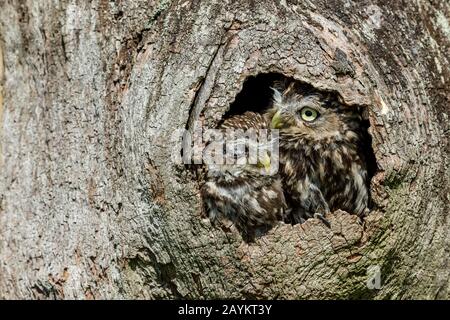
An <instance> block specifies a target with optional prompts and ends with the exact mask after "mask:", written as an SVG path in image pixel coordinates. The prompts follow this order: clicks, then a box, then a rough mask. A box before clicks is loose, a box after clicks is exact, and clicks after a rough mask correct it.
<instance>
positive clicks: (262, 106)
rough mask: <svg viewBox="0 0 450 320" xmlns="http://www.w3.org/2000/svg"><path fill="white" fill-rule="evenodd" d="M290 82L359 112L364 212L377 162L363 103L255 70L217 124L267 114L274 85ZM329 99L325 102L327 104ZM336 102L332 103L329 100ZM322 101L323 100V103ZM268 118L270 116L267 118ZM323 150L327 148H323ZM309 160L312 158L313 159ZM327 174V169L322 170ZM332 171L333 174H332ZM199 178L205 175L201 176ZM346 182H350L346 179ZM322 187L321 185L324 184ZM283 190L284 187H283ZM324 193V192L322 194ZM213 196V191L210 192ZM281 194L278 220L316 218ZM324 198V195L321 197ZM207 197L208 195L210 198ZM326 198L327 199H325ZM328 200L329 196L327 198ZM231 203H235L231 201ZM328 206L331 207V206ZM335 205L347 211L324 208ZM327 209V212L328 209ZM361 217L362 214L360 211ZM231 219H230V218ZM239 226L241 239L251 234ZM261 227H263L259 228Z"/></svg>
mask: <svg viewBox="0 0 450 320" xmlns="http://www.w3.org/2000/svg"><path fill="white" fill-rule="evenodd" d="M292 83H294V84H295V85H294V86H295V89H296V90H297V89H298V90H299V92H301V93H302V94H305V96H306V95H308V94H312V93H314V94H316V93H317V95H319V96H320V97H322V96H323V97H326V98H327V100H326V101H327V108H328V107H331V106H335V105H336V104H340V105H341V106H344V107H345V108H347V109H346V110H347V111H348V110H351V112H352V113H355V114H359V115H360V116H361V119H362V120H360V122H359V128H358V129H359V132H360V135H359V136H360V138H359V142H358V143H359V145H358V148H359V149H358V150H359V151H358V152H359V154H361V155H362V158H363V159H364V160H363V162H365V169H366V170H367V179H365V181H366V184H365V187H366V188H367V194H368V196H367V197H368V201H367V210H366V213H367V212H368V211H370V210H371V209H372V208H373V202H372V199H371V197H370V193H371V192H370V183H371V179H372V177H373V176H374V174H375V172H376V170H377V164H376V159H375V156H374V152H373V149H372V138H371V136H370V134H369V132H368V128H369V126H370V122H369V120H368V119H367V114H368V113H367V112H364V110H365V108H367V107H363V106H346V105H344V104H343V102H342V99H340V96H339V94H338V93H337V92H336V91H332V90H329V91H321V90H318V89H316V88H315V87H313V86H312V85H310V84H308V83H304V82H300V81H298V80H295V79H293V78H290V77H286V76H284V75H282V74H279V73H262V74H258V75H256V76H250V77H248V78H247V79H246V80H245V81H244V83H243V87H242V90H241V91H240V92H239V93H238V94H237V95H236V97H235V99H234V101H233V102H232V103H231V105H230V107H229V110H228V111H227V112H226V113H225V114H224V116H223V117H222V120H221V121H220V122H219V124H218V127H221V126H223V125H224V124H226V123H227V121H229V120H230V119H233V118H236V117H239V116H241V115H244V114H245V113H247V112H251V113H258V114H261V115H263V116H265V115H267V112H268V110H270V109H271V108H272V107H273V106H274V88H276V89H277V90H280V86H281V87H282V86H283V84H292ZM328 103H329V104H328ZM333 103H336V104H333ZM324 105H325V104H324ZM269 122H270V120H269ZM335 147H336V143H335V142H330V150H331V149H332V148H335ZM325 151H328V150H326V149H325ZM300 153H301V151H299V154H300ZM292 157H294V158H295V157H296V154H295V153H294V154H293V155H292ZM320 160H321V159H320V157H319V158H318V160H314V161H320ZM314 161H312V162H314ZM280 165H281V166H282V165H283V164H282V163H281V164H280ZM347 165H348V166H351V165H352V163H351V162H350V163H347ZM299 168H301V166H299ZM328 168H330V169H329V170H330V174H331V173H332V172H331V171H333V170H334V168H333V167H332V166H331V167H330V166H329V167H328ZM326 174H328V173H326ZM335 175H336V174H335ZM280 177H281V178H280V180H282V181H283V178H282V173H281V174H280ZM203 178H205V177H204V176H203ZM345 179H347V177H344V176H343V177H342V180H345ZM206 181H208V179H207V178H206V180H204V179H202V180H201V185H204V183H205V182H206ZM349 183H350V182H349ZM318 185H319V189H320V187H324V186H323V185H322V186H321V185H320V184H319V183H318ZM224 186H225V187H227V186H230V188H231V186H232V184H231V183H230V184H228V185H226V184H225V185H224ZM324 188H325V187H324ZM214 190H215V189H214ZM283 190H284V189H283ZM344 190H345V185H344V184H338V185H337V186H336V193H339V192H341V193H343V192H344ZM324 195H325V194H324ZM214 196H216V195H214ZM325 196H326V199H332V196H333V195H332V194H330V193H329V192H328V193H327V194H326V195H325ZM351 197H353V200H352V201H356V199H357V198H358V197H357V196H356V195H353V194H352V195H351ZM285 198H286V203H287V207H286V212H287V213H286V214H285V216H284V217H283V218H282V219H281V220H279V221H282V222H285V223H290V224H298V223H303V222H305V221H306V220H307V219H309V218H317V217H318V216H317V215H315V214H314V215H311V216H306V218H305V219H298V218H295V217H294V213H295V212H296V210H297V209H298V208H296V207H295V205H293V203H295V201H294V200H293V197H292V195H290V194H287V193H286V192H285ZM322 198H324V197H322ZM210 200H211V199H210ZM219 201H222V202H223V201H224V199H220V200H219ZM327 201H328V200H327ZM330 202H331V200H330ZM234 205H235V204H234ZM331 208H332V209H331ZM205 209H206V211H207V210H208V208H205ZM338 209H342V210H344V211H348V212H349V213H352V212H350V210H345V208H339V207H337V206H334V207H331V206H330V210H329V211H328V212H333V211H335V210H338ZM328 212H327V213H328ZM220 214H221V213H220V210H219V215H220ZM325 216H327V217H328V214H324V215H321V216H320V218H321V219H322V218H323V221H324V222H328V221H327V219H326V218H325ZM361 216H362V217H363V215H361ZM233 218H235V219H240V217H236V216H234V217H233ZM231 220H233V219H231ZM238 229H240V230H239V231H240V233H241V234H242V235H243V236H244V235H245V237H244V239H252V236H250V237H249V234H248V230H245V228H242V226H241V228H238ZM261 230H263V231H261ZM268 230H270V228H267V226H264V228H261V229H260V230H257V232H256V233H254V234H257V235H258V236H261V235H263V234H265V233H266V232H267V231H268Z"/></svg>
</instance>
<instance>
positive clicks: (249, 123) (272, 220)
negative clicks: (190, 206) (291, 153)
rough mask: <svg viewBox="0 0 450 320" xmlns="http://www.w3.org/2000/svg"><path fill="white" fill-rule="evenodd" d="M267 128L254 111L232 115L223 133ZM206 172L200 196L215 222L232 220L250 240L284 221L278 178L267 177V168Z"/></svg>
mask: <svg viewBox="0 0 450 320" xmlns="http://www.w3.org/2000/svg"><path fill="white" fill-rule="evenodd" d="M267 128H268V124H267V121H266V119H265V118H264V117H263V116H262V115H261V114H258V113H253V112H246V113H244V114H242V115H236V116H233V117H231V118H229V119H227V120H225V121H224V122H223V123H222V125H221V126H220V129H222V130H224V131H225V130H226V129H243V130H247V129H267ZM233 142H235V141H228V140H227V141H226V143H233ZM219 143H220V141H219ZM247 147H248V146H247ZM257 147H258V148H259V147H263V146H260V145H259V146H257ZM206 170H207V178H206V182H205V184H204V186H203V188H202V190H201V193H202V198H203V200H204V202H205V205H206V209H207V211H208V215H209V217H210V219H211V220H212V221H220V222H222V223H223V222H225V221H229V222H231V223H232V224H234V225H235V226H236V227H237V229H238V230H239V231H240V232H241V233H242V234H243V236H244V238H246V239H247V240H251V239H253V238H254V236H255V235H257V234H258V232H264V231H266V230H267V229H269V228H271V227H272V226H273V225H275V224H276V223H277V221H279V220H282V219H283V217H284V214H285V209H286V202H285V198H284V194H283V190H282V186H281V181H280V179H279V176H278V175H276V174H275V175H268V174H264V173H265V172H263V171H264V170H265V169H264V168H261V167H259V166H257V165H254V164H245V165H237V164H233V165H226V164H222V165H208V166H207V168H206Z"/></svg>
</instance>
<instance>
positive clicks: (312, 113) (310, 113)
mask: <svg viewBox="0 0 450 320" xmlns="http://www.w3.org/2000/svg"><path fill="white" fill-rule="evenodd" d="M319 115H320V114H319V112H317V110H315V109H313V108H310V107H304V108H302V109H301V110H300V116H301V117H302V119H303V120H304V121H306V122H312V121H314V120H316V119H317V118H318V117H319Z"/></svg>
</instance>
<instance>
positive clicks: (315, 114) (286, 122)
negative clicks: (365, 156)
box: [269, 83, 361, 142]
mask: <svg viewBox="0 0 450 320" xmlns="http://www.w3.org/2000/svg"><path fill="white" fill-rule="evenodd" d="M273 91H274V94H273V108H272V110H271V111H270V112H269V115H270V117H271V119H270V121H271V127H272V128H275V129H279V130H280V131H281V133H282V134H285V135H286V134H287V135H289V136H291V137H293V138H295V137H297V138H302V139H303V140H307V141H312V142H331V141H339V140H342V139H345V140H354V139H357V138H358V135H357V130H358V128H359V127H360V122H361V116H360V113H358V112H357V111H356V112H355V109H353V108H349V107H347V106H345V105H343V104H342V103H340V102H339V101H337V99H336V97H335V96H333V95H332V94H329V93H322V92H318V91H315V90H305V89H301V88H299V87H298V85H297V84H294V83H292V84H290V85H288V86H287V87H286V88H285V89H284V90H283V91H280V90H279V89H276V88H273Z"/></svg>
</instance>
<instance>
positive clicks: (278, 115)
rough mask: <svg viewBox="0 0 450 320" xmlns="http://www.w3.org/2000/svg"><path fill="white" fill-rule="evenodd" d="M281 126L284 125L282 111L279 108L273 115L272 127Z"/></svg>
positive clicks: (277, 127)
mask: <svg viewBox="0 0 450 320" xmlns="http://www.w3.org/2000/svg"><path fill="white" fill-rule="evenodd" d="M281 126H282V123H281V111H280V110H278V111H277V112H276V113H275V114H274V116H273V118H272V123H271V127H272V129H280V128H281Z"/></svg>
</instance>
